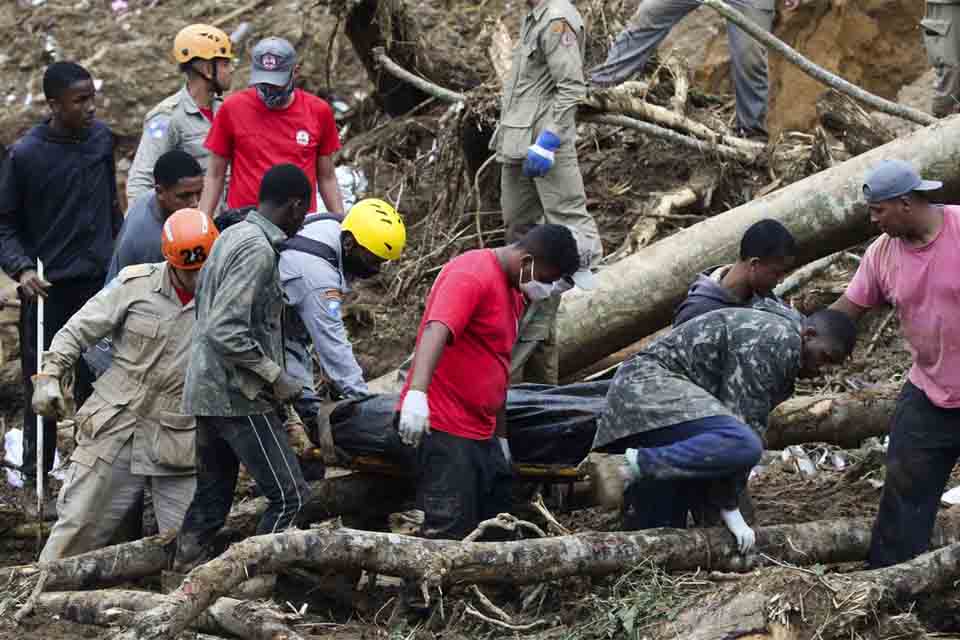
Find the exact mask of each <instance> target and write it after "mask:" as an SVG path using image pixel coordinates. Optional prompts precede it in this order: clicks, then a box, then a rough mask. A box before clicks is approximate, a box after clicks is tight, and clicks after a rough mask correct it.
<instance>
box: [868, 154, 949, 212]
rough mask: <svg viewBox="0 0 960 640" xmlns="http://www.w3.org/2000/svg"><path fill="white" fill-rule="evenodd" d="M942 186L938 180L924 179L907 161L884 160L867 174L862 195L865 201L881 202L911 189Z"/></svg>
mask: <svg viewBox="0 0 960 640" xmlns="http://www.w3.org/2000/svg"><path fill="white" fill-rule="evenodd" d="M942 186H943V183H942V182H940V181H939V180H924V179H922V178H921V177H920V174H918V173H917V170H916V169H914V168H913V166H911V165H910V163H909V162H904V161H903V160H884V161H883V162H881V163H880V164H878V165H877V166H875V167H874V168H873V169H871V170H870V173H869V174H867V180H866V182H864V183H863V197H864V198H866V199H867V202H870V203H874V202H883V201H884V200H890V199H892V198H898V197H900V196H902V195H905V194H908V193H910V192H911V191H933V190H934V189H939V188H940V187H942Z"/></svg>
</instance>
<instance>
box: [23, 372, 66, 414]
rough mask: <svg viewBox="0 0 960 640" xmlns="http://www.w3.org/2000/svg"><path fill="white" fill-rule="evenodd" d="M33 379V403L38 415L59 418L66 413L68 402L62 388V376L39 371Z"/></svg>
mask: <svg viewBox="0 0 960 640" xmlns="http://www.w3.org/2000/svg"><path fill="white" fill-rule="evenodd" d="M31 380H32V381H33V398H31V403H30V404H31V405H32V406H33V410H34V412H35V413H36V414H37V415H41V416H44V417H45V418H55V419H57V420H59V419H61V418H63V417H64V416H65V415H66V412H67V411H66V403H65V402H64V399H63V391H62V390H61V389H60V378H55V377H53V376H52V375H50V374H49V373H37V374H34V375H33V376H32V378H31Z"/></svg>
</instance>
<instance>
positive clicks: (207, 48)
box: [173, 24, 233, 64]
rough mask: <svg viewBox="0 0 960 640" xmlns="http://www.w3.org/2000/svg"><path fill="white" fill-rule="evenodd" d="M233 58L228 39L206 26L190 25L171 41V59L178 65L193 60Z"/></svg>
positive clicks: (217, 30)
mask: <svg viewBox="0 0 960 640" xmlns="http://www.w3.org/2000/svg"><path fill="white" fill-rule="evenodd" d="M232 57H233V45H232V44H231V42H230V37H229V36H228V35H227V34H226V33H224V32H223V31H221V30H220V29H217V28H216V27H211V26H210V25H208V24H191V25H190V26H188V27H184V28H183V29H181V30H180V33H178V34H177V37H176V38H174V39H173V58H174V60H176V61H177V62H179V63H180V64H183V63H184V62H190V61H191V60H193V59H194V58H200V59H201V60H213V59H214V58H227V59H230V58H232Z"/></svg>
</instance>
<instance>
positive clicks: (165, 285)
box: [153, 262, 197, 309]
mask: <svg viewBox="0 0 960 640" xmlns="http://www.w3.org/2000/svg"><path fill="white" fill-rule="evenodd" d="M170 271H171V267H170V263H169V262H164V263H163V266H161V267H160V281H159V282H158V283H157V285H156V286H155V287H154V288H153V290H154V291H155V292H156V293H159V294H160V295H162V296H165V297H167V298H169V299H171V300H173V301H175V302H176V303H177V304H180V297H179V296H178V295H177V292H176V290H174V288H173V274H172V273H170ZM196 301H197V297H196V294H194V297H193V300H191V301H190V302H188V303H187V304H185V305H184V306H183V308H184V309H191V308H193V306H194V304H195V303H196Z"/></svg>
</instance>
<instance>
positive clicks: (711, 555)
mask: <svg viewBox="0 0 960 640" xmlns="http://www.w3.org/2000/svg"><path fill="white" fill-rule="evenodd" d="M756 533H757V551H758V553H757V554H756V555H750V556H747V557H744V556H740V555H739V554H738V553H737V552H736V546H735V543H734V541H733V539H732V537H731V536H730V534H729V533H728V532H727V531H726V530H725V529H705V530H671V529H652V530H648V531H640V532H635V533H585V534H578V535H572V536H559V537H555V538H541V539H536V540H523V541H518V542H503V543H489V542H487V543H485V542H479V543H478V542H472V543H466V542H456V541H447V540H423V539H418V538H412V537H408V536H400V535H395V534H386V533H375V532H369V531H358V530H354V529H345V528H340V529H333V530H319V529H317V530H311V531H290V532H286V533H281V534H275V535H267V536H258V537H255V538H249V539H247V540H245V541H244V542H241V543H238V544H236V545H234V546H232V547H231V548H230V549H229V550H228V551H227V552H225V553H224V554H222V555H221V556H219V557H218V558H216V559H214V560H212V561H210V562H208V563H206V564H204V565H202V566H200V567H197V568H196V569H194V570H193V571H192V572H190V574H189V575H187V577H186V578H185V579H184V581H183V584H182V585H181V586H180V588H179V589H178V590H177V591H175V592H173V593H172V594H170V596H169V597H170V600H168V601H165V602H164V603H163V604H161V605H160V606H159V607H156V608H154V609H151V610H149V611H147V612H145V613H143V614H142V615H140V616H138V617H137V620H136V623H135V625H134V626H132V627H131V628H129V629H126V630H124V631H122V632H120V633H118V634H115V635H113V636H111V638H112V639H113V640H160V639H163V638H173V637H175V636H176V635H177V634H178V633H180V632H181V631H183V629H185V628H186V627H187V625H189V624H190V623H191V622H192V621H193V620H195V619H196V618H197V616H199V615H200V614H201V613H202V612H203V611H204V610H205V609H206V608H207V607H208V606H209V605H210V603H212V602H214V601H215V600H216V599H217V598H219V597H221V596H223V595H224V594H225V593H227V592H228V591H229V590H230V589H231V588H233V587H234V586H236V585H237V584H239V583H240V582H242V581H243V580H245V579H246V577H247V575H248V572H249V570H250V569H253V570H255V571H265V572H275V571H280V570H282V569H283V568H284V567H285V566H288V565H290V564H297V565H298V566H308V567H314V568H317V569H327V570H329V569H339V570H343V569H348V568H351V569H355V568H362V569H365V570H366V571H369V572H371V573H376V574H378V575H393V576H401V577H404V578H408V579H412V580H419V581H422V582H423V583H424V584H425V585H428V586H430V587H443V586H446V585H451V584H471V583H511V584H529V583H535V582H544V581H548V580H555V579H558V578H563V577H568V576H574V575H589V576H602V575H608V574H612V573H619V572H622V571H624V569H625V568H626V567H632V566H635V565H636V564H637V563H639V562H651V563H652V564H654V565H656V566H659V567H662V568H664V569H668V570H694V569H697V568H702V569H723V570H743V569H746V568H749V567H755V566H758V565H761V564H764V563H766V562H769V558H771V557H773V558H775V559H777V560H776V561H778V562H789V563H793V564H811V563H836V562H849V561H854V560H860V559H863V557H864V556H865V554H866V551H867V546H868V541H869V538H870V524H869V522H867V521H866V520H837V521H822V522H811V523H805V524H800V525H781V526H773V527H765V528H760V529H757V531H756ZM958 536H960V510H957V513H952V511H948V512H945V513H944V514H942V515H941V518H940V523H939V526H938V531H937V533H936V534H935V538H936V541H935V544H936V545H937V546H943V545H946V544H952V543H953V542H954V541H957V540H958V539H960V538H958Z"/></svg>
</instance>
